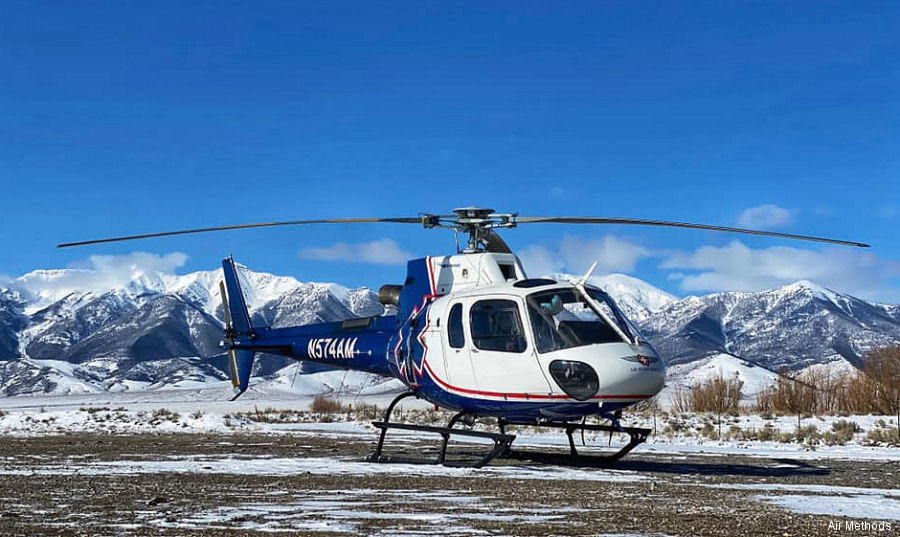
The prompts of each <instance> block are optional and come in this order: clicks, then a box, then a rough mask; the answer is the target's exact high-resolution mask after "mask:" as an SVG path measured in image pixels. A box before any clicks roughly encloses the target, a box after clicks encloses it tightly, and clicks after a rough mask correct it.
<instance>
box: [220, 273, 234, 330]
mask: <svg viewBox="0 0 900 537" xmlns="http://www.w3.org/2000/svg"><path fill="white" fill-rule="evenodd" d="M219 295H221V297H222V307H223V308H224V309H225V329H226V330H232V329H234V325H233V324H232V322H231V308H229V307H228V293H226V292H225V280H220V281H219Z"/></svg>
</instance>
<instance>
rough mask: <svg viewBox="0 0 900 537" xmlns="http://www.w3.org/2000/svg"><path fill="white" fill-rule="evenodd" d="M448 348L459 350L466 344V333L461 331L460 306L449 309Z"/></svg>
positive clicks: (456, 305) (455, 305)
mask: <svg viewBox="0 0 900 537" xmlns="http://www.w3.org/2000/svg"><path fill="white" fill-rule="evenodd" d="M447 327H448V337H449V339H450V346H451V347H453V348H454V349H461V348H462V347H463V345H465V344H466V333H465V332H464V331H463V323H462V304H454V305H453V307H452V308H451V309H450V318H449V319H448V322H447Z"/></svg>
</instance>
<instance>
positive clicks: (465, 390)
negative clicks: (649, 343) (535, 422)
mask: <svg viewBox="0 0 900 537" xmlns="http://www.w3.org/2000/svg"><path fill="white" fill-rule="evenodd" d="M423 363H424V365H425V370H427V371H428V375H429V376H430V377H431V378H432V379H433V380H434V381H435V382H437V383H438V384H439V385H440V386H441V387H443V388H445V389H447V390H452V391H457V392H462V393H465V394H469V395H481V396H484V397H504V398H506V399H525V400H532V399H539V400H566V401H577V399H574V398H572V397H569V396H568V395H555V394H545V393H533V394H532V393H501V392H488V391H483V390H471V389H469V388H460V387H458V386H453V385H452V384H449V383H447V382H445V381H444V380H442V379H440V378H439V377H438V376H437V375H435V374H434V371H432V369H431V366H429V365H428V362H427V361H424V362H423ZM650 397H652V396H651V395H595V396H593V397H591V399H594V400H603V399H647V398H650ZM578 402H584V401H578Z"/></svg>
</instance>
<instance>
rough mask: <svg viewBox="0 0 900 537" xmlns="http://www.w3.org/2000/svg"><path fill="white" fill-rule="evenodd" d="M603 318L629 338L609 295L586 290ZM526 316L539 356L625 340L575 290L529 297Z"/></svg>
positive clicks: (624, 323) (560, 290)
mask: <svg viewBox="0 0 900 537" xmlns="http://www.w3.org/2000/svg"><path fill="white" fill-rule="evenodd" d="M586 290H587V293H588V295H589V296H590V298H591V299H593V301H594V302H595V303H596V304H597V305H599V307H600V308H601V311H602V312H603V314H604V315H605V316H606V317H607V318H609V319H610V320H611V321H612V322H614V323H615V324H616V327H617V328H618V329H619V330H620V331H621V332H622V333H624V334H625V336H626V337H627V338H631V337H632V335H631V331H630V330H629V328H628V323H627V321H626V320H625V317H624V315H622V313H621V312H620V311H619V308H618V307H617V306H616V305H615V302H613V301H612V300H611V299H610V298H609V295H607V294H606V293H604V292H603V291H601V290H599V289H593V288H587V289H586ZM526 302H527V303H528V316H529V317H530V318H531V327H532V331H533V332H534V336H535V346H536V348H537V350H538V352H541V353H544V352H553V351H557V350H561V349H570V348H572V347H581V346H584V345H592V344H596V343H616V342H622V341H624V339H623V338H622V336H621V335H620V334H619V332H618V331H617V330H616V329H615V328H613V327H612V326H611V325H610V324H609V323H608V322H607V321H606V319H604V318H603V316H601V315H599V314H598V313H597V312H596V311H594V309H593V308H592V307H591V306H590V304H589V303H588V300H586V298H585V297H584V296H583V295H582V294H581V291H579V290H577V289H574V288H573V289H555V290H550V291H540V292H537V293H532V294H531V295H528V298H527V299H526Z"/></svg>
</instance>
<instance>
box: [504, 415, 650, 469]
mask: <svg viewBox="0 0 900 537" xmlns="http://www.w3.org/2000/svg"><path fill="white" fill-rule="evenodd" d="M497 421H498V424H499V425H500V431H501V432H502V431H504V430H505V429H506V426H507V425H516V426H525V427H549V428H552V429H565V431H566V436H567V437H568V438H569V455H568V456H565V455H558V454H553V453H540V452H531V451H519V450H512V449H510V450H508V451H507V452H506V454H505V456H506V457H508V458H511V459H519V460H536V461H546V462H572V461H576V462H585V463H597V464H603V463H610V462H615V461H617V460H619V459H621V458H622V457H624V456H625V455H627V454H628V453H629V452H631V450H632V449H634V448H636V447H638V446H639V445H641V444H643V443H644V442H645V441H646V440H647V437H648V436H650V431H651V430H650V429H643V428H640V427H616V426H614V425H593V424H589V423H561V422H548V423H540V424H531V423H516V422H508V421H506V420H503V419H499V420H497ZM575 431H600V432H607V433H609V434H610V436H612V433H625V434H627V435H628V437H629V438H630V440H629V442H628V444H626V445H625V446H623V447H622V448H621V449H619V450H618V451H616V452H615V453H608V454H590V455H581V454H579V453H578V450H577V449H575V439H574V438H573V437H572V434H573V433H574V432H575Z"/></svg>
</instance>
